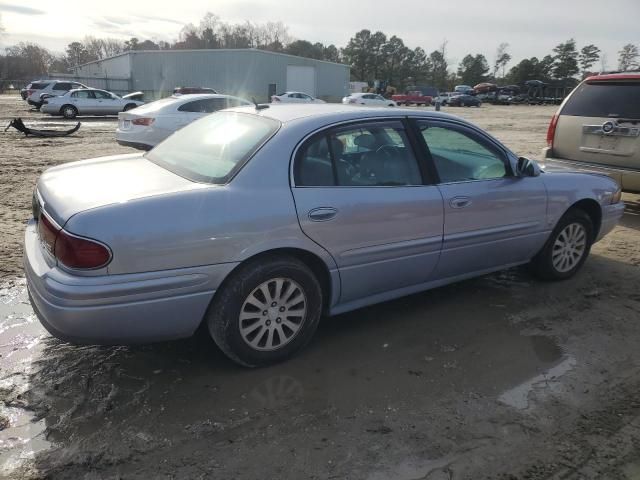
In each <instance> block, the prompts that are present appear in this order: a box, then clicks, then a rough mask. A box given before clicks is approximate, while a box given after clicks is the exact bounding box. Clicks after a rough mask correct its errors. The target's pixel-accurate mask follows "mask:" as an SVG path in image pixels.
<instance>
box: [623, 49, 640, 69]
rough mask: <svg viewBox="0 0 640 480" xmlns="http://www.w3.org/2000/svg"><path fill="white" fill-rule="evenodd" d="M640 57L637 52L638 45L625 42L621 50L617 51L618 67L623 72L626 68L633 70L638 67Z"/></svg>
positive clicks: (639, 65)
mask: <svg viewBox="0 0 640 480" xmlns="http://www.w3.org/2000/svg"><path fill="white" fill-rule="evenodd" d="M638 58H640V52H638V46H637V45H634V44H633V43H627V44H626V45H625V46H624V47H622V50H620V51H619V52H618V68H619V69H620V70H622V71H623V72H626V71H627V70H633V69H634V68H638V67H640V63H638Z"/></svg>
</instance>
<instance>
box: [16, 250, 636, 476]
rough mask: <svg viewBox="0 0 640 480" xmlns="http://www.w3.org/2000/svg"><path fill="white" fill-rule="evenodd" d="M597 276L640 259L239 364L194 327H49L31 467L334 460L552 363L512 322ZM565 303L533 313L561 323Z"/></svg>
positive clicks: (466, 288) (345, 319) (548, 348)
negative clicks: (90, 336) (133, 339)
mask: <svg viewBox="0 0 640 480" xmlns="http://www.w3.org/2000/svg"><path fill="white" fill-rule="evenodd" d="M603 272H604V273H607V275H606V276H605V280H606V281H609V280H610V279H611V278H615V277H616V276H618V277H620V278H621V279H622V278H624V279H625V282H627V284H629V285H631V284H635V285H637V283H638V281H639V280H640V271H638V269H637V268H634V267H632V266H629V265H626V264H623V263H621V262H617V261H615V260H612V259H610V258H607V257H602V256H599V255H597V254H596V255H593V256H592V258H591V259H590V260H589V262H588V263H587V265H585V269H584V270H583V272H581V273H580V274H579V275H578V276H576V277H575V278H574V279H572V280H570V281H567V282H563V283H562V291H561V292H560V293H559V291H558V284H549V283H541V282H538V281H536V280H534V279H533V278H531V277H530V276H529V275H528V273H527V272H526V271H525V270H524V269H512V270H508V271H505V272H500V273H497V274H494V275H490V276H487V277H482V278H478V279H473V280H469V281H465V282H461V283H457V284H453V285H449V286H446V287H442V288H438V289H435V290H431V291H428V292H424V293H420V294H416V295H412V296H409V297H405V298H402V299H399V300H395V301H391V302H386V303H383V304H379V305H374V306H371V307H368V308H364V309H361V310H358V311H355V312H351V313H348V314H343V315H339V316H336V317H334V318H327V319H324V320H323V321H322V322H321V325H320V328H319V330H318V332H317V335H316V337H315V339H314V341H313V342H312V343H311V345H309V347H308V348H307V349H306V350H305V351H303V352H301V354H300V355H298V356H297V357H295V358H293V359H292V360H290V361H288V362H285V363H283V364H279V365H275V366H272V367H269V368H263V369H254V370H250V369H244V368H240V367H237V366H236V365H234V364H233V363H231V362H230V361H229V360H227V359H226V357H224V356H223V355H222V354H221V353H220V351H219V350H218V349H217V348H215V346H214V345H213V342H212V341H211V340H209V339H208V338H206V337H205V336H203V335H198V336H196V337H194V338H192V339H189V340H184V341H178V342H170V343H162V344H156V345H149V346H141V347H79V346H73V345H67V344H64V343H62V342H59V341H57V340H55V339H52V338H48V339H47V340H46V342H45V343H46V344H45V346H44V349H43V352H42V354H41V355H40V356H39V358H38V359H36V360H35V361H34V362H33V364H32V366H31V367H32V373H31V374H30V377H29V386H28V390H27V392H26V393H25V394H24V396H23V398H24V401H25V402H26V405H27V408H29V409H31V410H33V411H34V412H35V415H36V417H37V419H38V420H40V421H43V422H44V424H45V431H44V435H45V437H46V440H47V441H48V442H50V443H51V449H50V450H46V451H42V452H40V453H37V454H36V455H35V467H36V469H37V471H38V472H40V474H42V475H43V476H52V477H55V478H79V477H81V476H82V475H84V474H85V473H86V472H87V471H94V472H100V474H103V475H123V476H124V477H127V474H132V475H133V476H136V472H137V474H138V476H139V477H140V478H153V477H155V476H157V475H160V474H161V473H163V472H165V473H166V472H168V471H171V472H173V473H174V474H176V475H177V476H178V477H180V478H193V477H195V476H196V474H197V473H198V471H195V472H194V471H191V470H188V468H194V467H193V465H196V464H199V465H201V464H202V463H203V462H204V463H205V464H206V462H212V461H213V460H212V459H215V462H217V463H216V465H214V466H212V467H211V468H212V469H213V470H212V472H220V473H219V475H222V476H221V477H220V478H222V477H225V478H230V477H234V476H235V475H234V473H236V472H238V471H243V469H244V468H248V467H247V461H248V459H250V458H253V455H254V454H255V449H256V448H259V449H261V451H262V452H263V454H262V456H261V457H260V460H259V461H256V462H257V464H256V465H258V466H259V468H258V467H254V468H258V470H260V472H262V475H261V476H262V478H275V477H277V476H278V475H279V473H278V472H279V471H280V470H279V468H282V462H283V461H284V460H283V457H282V455H283V452H293V451H296V452H297V454H296V455H301V456H302V458H305V459H307V460H306V461H308V462H311V464H313V465H315V466H316V467H318V468H320V467H322V465H321V464H322V462H324V464H323V465H324V466H326V459H325V458H326V457H325V456H324V455H321V456H319V457H317V459H316V457H313V456H310V455H312V453H313V452H314V451H315V450H314V449H317V448H318V447H317V445H316V444H317V442H320V444H321V445H322V448H325V449H328V450H329V452H330V454H329V458H338V459H340V458H344V457H345V455H347V454H348V457H349V459H351V460H349V461H352V460H353V459H354V458H355V460H357V461H364V457H362V456H361V453H360V451H359V450H358V448H357V444H358V443H359V441H360V437H361V436H362V435H371V433H370V432H381V433H383V434H384V433H385V432H387V431H390V427H389V426H388V423H389V421H390V420H389V418H390V416H391V417H392V418H396V417H397V418H399V420H398V421H407V418H408V417H407V418H405V416H407V415H409V416H411V418H414V420H411V421H415V422H417V421H418V420H417V419H416V418H425V419H427V418H430V416H432V415H433V409H434V408H435V407H436V406H438V405H456V404H457V403H458V402H459V401H460V398H461V397H460V395H461V393H460V392H472V393H473V395H476V396H477V398H484V397H489V398H493V399H494V400H493V401H496V399H497V397H498V395H499V394H500V392H504V391H509V390H510V389H512V388H513V387H514V386H516V385H519V384H522V383H523V382H525V381H526V380H527V379H529V378H535V376H536V375H539V373H540V372H543V371H546V370H548V369H551V368H553V367H554V366H556V365H558V364H559V362H561V361H562V359H563V358H564V356H565V352H563V350H562V349H561V348H560V347H559V346H558V345H557V344H556V342H555V341H554V340H553V338H550V337H548V336H546V335H545V334H544V333H541V334H537V335H533V336H531V333H529V335H523V334H521V330H522V328H524V326H523V325H514V321H513V319H514V318H537V317H536V315H530V314H529V312H530V311H531V310H535V309H538V308H542V307H544V306H545V305H546V304H548V302H549V301H550V299H552V298H555V297H557V296H558V295H559V294H560V295H561V296H563V297H569V298H575V299H576V300H575V301H574V302H573V303H568V304H567V305H565V306H564V308H588V307H587V306H583V305H582V303H585V302H586V303H585V305H586V304H587V303H588V304H589V305H592V304H593V305H595V304H594V303H593V302H595V300H594V299H593V297H592V296H591V293H590V292H591V291H592V290H593V288H594V286H593V282H594V281H595V280H594V279H599V278H601V276H602V273H603ZM612 288H613V287H612ZM630 288H631V287H630ZM616 294H618V295H619V294H621V293H620V292H619V291H618V290H616ZM637 300H638V301H640V298H638V299H637ZM555 301H557V302H558V301H559V300H555ZM561 308H562V306H561V305H558V306H557V308H556V309H555V310H553V311H556V313H554V318H542V319H541V320H540V321H543V322H549V321H554V320H557V319H561V318H562V315H563V314H562V312H560V313H557V310H558V309H561ZM539 315H542V316H543V317H544V311H543V313H542V314H539ZM529 327H530V326H529ZM543 331H544V329H543ZM465 395H467V394H465ZM465 398H467V397H465ZM474 398H475V397H474ZM403 412H404V413H403ZM408 412H411V413H410V414H409V413H408ZM490 414H491V413H490V412H489V411H487V412H486V415H490ZM442 415H445V417H446V415H453V414H445V413H442ZM447 418H448V417H446V418H444V419H441V420H444V421H443V422H442V423H438V425H441V427H437V428H436V426H433V427H431V428H429V429H427V430H425V431H422V433H421V435H423V437H421V438H423V440H424V443H425V444H428V443H429V441H431V440H433V441H434V442H437V437H438V436H440V435H445V434H446V431H444V430H442V429H443V428H445V427H444V426H442V425H446V424H447V422H448V421H451V422H455V421H456V420H455V415H453V416H452V417H451V418H450V419H448V420H447ZM425 421H426V420H425ZM368 432H369V433H368ZM269 438H271V439H272V440H268V439H269ZM321 438H323V439H325V440H322V441H320V440H319V439H321ZM326 439H331V444H330V443H327V442H328V441H329V440H326ZM337 439H341V440H340V441H339V442H337V443H334V440H337ZM265 442H266V443H265ZM323 442H325V443H324V444H323ZM345 442H346V443H345ZM345 445H347V446H345ZM198 452H199V453H198ZM287 455H289V454H287ZM287 455H285V458H289V457H288V456H287ZM331 455H334V456H331ZM291 458H293V457H291ZM345 461H347V460H345ZM215 462H214V463H215ZM249 463H251V462H249ZM189 465H190V467H188V466H189ZM223 466H224V468H226V469H227V470H224V472H222V471H221V470H220V469H221V468H223ZM312 467H313V466H310V468H312ZM201 468H205V466H203V467H201ZM207 468H208V467H207ZM136 469H138V470H136ZM185 469H187V470H185ZM201 473H202V472H201ZM145 475H146V477H145ZM248 477H251V478H253V477H252V475H251V474H249V475H248Z"/></svg>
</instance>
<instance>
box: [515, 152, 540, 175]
mask: <svg viewBox="0 0 640 480" xmlns="http://www.w3.org/2000/svg"><path fill="white" fill-rule="evenodd" d="M516 168H517V172H516V174H517V175H518V176H519V177H537V176H539V175H540V165H538V164H537V162H536V161H535V160H531V159H530V158H527V157H520V158H518V164H517V167H516Z"/></svg>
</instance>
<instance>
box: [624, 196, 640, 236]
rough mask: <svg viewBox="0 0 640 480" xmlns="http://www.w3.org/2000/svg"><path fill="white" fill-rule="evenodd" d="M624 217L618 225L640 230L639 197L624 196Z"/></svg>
mask: <svg viewBox="0 0 640 480" xmlns="http://www.w3.org/2000/svg"><path fill="white" fill-rule="evenodd" d="M624 206H625V209H624V216H623V217H622V220H621V221H620V224H621V225H622V226H624V227H627V228H633V229H635V230H640V196H638V195H633V196H632V195H625V198H624Z"/></svg>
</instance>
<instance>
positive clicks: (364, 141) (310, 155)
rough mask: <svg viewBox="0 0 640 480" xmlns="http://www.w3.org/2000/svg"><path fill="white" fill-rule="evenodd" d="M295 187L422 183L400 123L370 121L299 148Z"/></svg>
mask: <svg viewBox="0 0 640 480" xmlns="http://www.w3.org/2000/svg"><path fill="white" fill-rule="evenodd" d="M294 177H295V182H296V186H301V187H319V186H323V187H332V186H336V185H337V186H340V187H380V186H389V187H395V186H405V185H421V184H422V175H421V173H420V169H419V167H418V162H417V161H416V158H415V156H414V154H413V150H412V148H411V145H410V144H409V141H408V139H407V136H406V132H405V130H404V127H403V126H402V123H400V122H384V123H367V124H362V125H356V126H351V127H344V128H340V129H336V130H333V131H331V132H329V133H327V134H323V135H320V136H316V137H314V138H313V139H312V140H310V141H309V142H308V143H307V144H305V145H303V147H302V148H301V149H300V150H299V152H298V155H297V159H296V164H295V168H294Z"/></svg>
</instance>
